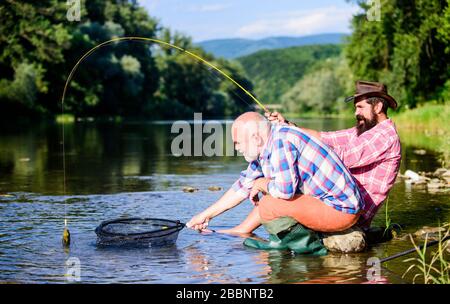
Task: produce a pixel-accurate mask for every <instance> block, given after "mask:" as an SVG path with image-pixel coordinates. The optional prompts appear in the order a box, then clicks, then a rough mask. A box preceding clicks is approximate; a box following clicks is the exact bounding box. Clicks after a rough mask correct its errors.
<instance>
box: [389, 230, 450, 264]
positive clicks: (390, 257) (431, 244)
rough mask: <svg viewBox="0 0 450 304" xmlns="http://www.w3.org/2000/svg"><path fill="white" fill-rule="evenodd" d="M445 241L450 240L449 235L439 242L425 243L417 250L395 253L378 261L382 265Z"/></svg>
mask: <svg viewBox="0 0 450 304" xmlns="http://www.w3.org/2000/svg"><path fill="white" fill-rule="evenodd" d="M446 240H450V235H448V236H446V237H444V238H442V239H440V240H436V241H431V242H428V243H426V244H424V245H420V246H419V247H418V248H411V249H408V250H405V251H402V252H399V253H396V254H394V255H391V256H389V257H386V258H384V259H380V263H384V262H387V261H390V260H393V259H396V258H399V257H401V256H404V255H407V254H410V253H413V252H417V251H418V250H422V249H423V248H424V247H431V246H434V245H436V244H439V242H445V241H446Z"/></svg>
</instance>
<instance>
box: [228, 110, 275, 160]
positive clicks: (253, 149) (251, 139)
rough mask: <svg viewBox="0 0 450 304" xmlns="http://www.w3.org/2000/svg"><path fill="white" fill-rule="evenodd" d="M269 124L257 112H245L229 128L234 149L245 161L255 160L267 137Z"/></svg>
mask: <svg viewBox="0 0 450 304" xmlns="http://www.w3.org/2000/svg"><path fill="white" fill-rule="evenodd" d="M270 127H271V124H270V122H269V121H268V120H267V119H266V118H265V117H264V116H262V115H261V114H259V113H257V112H246V113H244V114H242V115H240V116H239V117H238V118H236V119H235V121H234V122H233V126H232V128H231V130H232V131H231V132H232V138H233V142H234V144H235V147H236V149H237V150H238V151H239V152H241V153H242V154H244V157H245V159H246V160H247V161H251V160H255V159H256V158H257V157H258V155H259V153H260V152H261V149H262V147H263V146H264V144H265V142H266V141H267V139H268V137H269V132H270Z"/></svg>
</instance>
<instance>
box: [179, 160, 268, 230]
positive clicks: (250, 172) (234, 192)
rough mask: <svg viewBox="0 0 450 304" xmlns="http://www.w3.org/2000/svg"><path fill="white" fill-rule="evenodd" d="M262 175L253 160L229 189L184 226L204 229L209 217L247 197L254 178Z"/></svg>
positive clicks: (258, 166) (220, 212)
mask: <svg viewBox="0 0 450 304" xmlns="http://www.w3.org/2000/svg"><path fill="white" fill-rule="evenodd" d="M263 176H264V175H263V173H262V170H261V166H260V165H259V163H258V162H257V161H253V162H252V163H250V165H249V166H248V168H247V169H246V170H244V171H242V172H241V176H240V177H239V179H238V180H237V181H236V182H235V183H234V184H233V186H232V187H231V189H229V190H228V191H227V192H226V193H225V194H224V195H223V196H222V197H221V198H220V199H219V200H218V201H217V202H216V203H214V204H213V205H211V206H210V207H208V208H207V209H205V210H204V211H202V212H201V213H199V214H197V215H195V216H194V217H193V218H192V219H191V220H190V221H189V222H188V223H187V224H186V226H187V227H188V228H192V229H195V230H203V229H205V228H206V227H207V226H208V223H209V220H210V219H212V218H214V217H216V216H218V215H220V214H222V213H223V212H225V211H227V210H229V209H231V208H234V207H235V206H237V205H239V204H240V203H241V202H242V201H243V200H245V199H246V198H248V196H249V194H250V191H251V189H252V188H253V185H254V183H255V180H256V179H258V178H260V177H263Z"/></svg>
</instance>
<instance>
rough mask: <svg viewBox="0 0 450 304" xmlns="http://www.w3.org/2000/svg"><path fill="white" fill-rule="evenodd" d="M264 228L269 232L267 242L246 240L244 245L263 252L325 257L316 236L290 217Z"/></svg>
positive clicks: (322, 247) (266, 224) (273, 222)
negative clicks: (289, 251)
mask: <svg viewBox="0 0 450 304" xmlns="http://www.w3.org/2000/svg"><path fill="white" fill-rule="evenodd" d="M263 226H264V228H265V229H266V230H267V232H269V234H270V235H269V241H260V240H256V239H252V238H247V239H245V241H244V245H245V246H248V247H251V248H255V249H263V250H287V249H289V250H292V251H294V252H295V253H300V254H309V255H326V254H327V249H326V248H325V246H323V244H322V242H321V240H320V238H319V237H318V235H317V234H316V233H315V232H314V231H312V230H310V229H307V228H305V227H303V226H302V225H300V224H299V223H298V222H297V221H296V220H295V219H293V218H291V217H280V218H277V219H275V220H272V221H270V222H267V223H263Z"/></svg>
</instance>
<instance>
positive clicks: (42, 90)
mask: <svg viewBox="0 0 450 304" xmlns="http://www.w3.org/2000/svg"><path fill="white" fill-rule="evenodd" d="M81 4H82V5H81V20H80V22H69V21H68V20H67V18H66V14H67V9H68V6H67V5H66V2H65V1H58V0H42V1H28V0H25V1H15V0H6V1H2V3H0V18H1V20H2V24H1V26H0V72H1V73H0V75H1V76H0V113H3V116H4V117H6V118H8V117H9V118H11V117H17V116H24V117H30V116H38V117H53V116H54V115H56V114H59V113H61V94H62V89H63V87H64V82H65V80H66V78H67V76H68V74H69V72H70V70H71V68H72V67H73V65H74V64H75V63H76V62H77V60H78V59H79V58H80V57H81V56H82V55H83V54H84V53H85V52H86V51H88V50H89V49H91V48H92V47H94V46H96V45H97V44H99V43H101V42H104V41H106V40H109V39H111V38H114V37H122V36H141V37H147V38H156V39H160V40H163V41H166V42H170V43H172V44H175V45H177V46H180V47H182V48H184V49H188V50H190V51H192V52H194V53H196V54H197V55H199V56H201V57H203V58H204V59H206V60H208V61H210V62H212V63H213V64H215V65H217V66H219V67H220V68H221V69H222V70H223V71H224V72H226V73H227V74H229V75H230V76H231V77H233V78H234V79H235V80H236V81H238V82H239V83H240V84H242V85H243V86H244V87H245V88H246V89H248V90H251V89H252V84H251V82H250V81H249V80H248V79H247V78H246V77H245V76H244V73H243V71H242V67H241V66H240V65H239V64H237V63H233V62H230V61H227V60H224V59H220V58H215V57H214V56H212V55H211V54H207V53H205V52H204V51H203V50H202V49H200V48H197V47H195V46H194V45H193V43H192V41H191V39H190V38H189V37H187V36H184V35H181V34H179V33H177V32H172V31H171V30H170V29H168V28H165V27H163V26H161V25H160V24H159V23H158V21H157V20H156V19H154V18H152V17H150V16H149V15H148V13H147V12H146V11H145V9H144V8H143V7H141V6H139V4H138V3H137V1H133V0H131V1H130V0H107V1H103V0H89V1H81ZM252 103H253V101H251V100H250V99H249V97H248V96H247V95H246V94H244V93H242V92H241V90H239V89H237V88H236V86H235V85H234V84H232V83H231V82H229V81H228V80H225V79H224V78H223V77H222V76H220V75H218V74H217V73H214V72H212V71H211V70H210V69H208V68H206V67H205V65H202V64H201V63H199V62H198V61H196V60H195V59H193V58H190V57H188V56H187V55H186V54H183V53H181V52H179V51H177V50H174V49H168V48H166V47H158V46H156V45H152V44H146V43H140V42H124V43H115V44H112V45H110V46H107V47H104V48H102V49H99V50H98V51H96V52H95V53H93V54H92V55H91V56H90V57H88V58H87V59H86V61H84V62H83V63H82V64H81V66H80V67H79V68H78V70H77V72H76V74H75V75H74V78H73V80H72V81H71V83H70V87H69V89H68V93H67V96H66V100H65V104H64V111H65V113H71V114H73V115H74V116H76V117H84V116H95V117H99V116H109V117H111V116H121V117H141V118H147V119H161V118H178V117H186V115H189V116H191V115H192V113H193V112H194V111H195V112H202V113H203V115H204V116H205V117H208V116H209V117H219V116H229V115H234V114H236V113H238V112H241V111H244V110H246V109H248V108H249V105H250V104H252Z"/></svg>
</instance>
